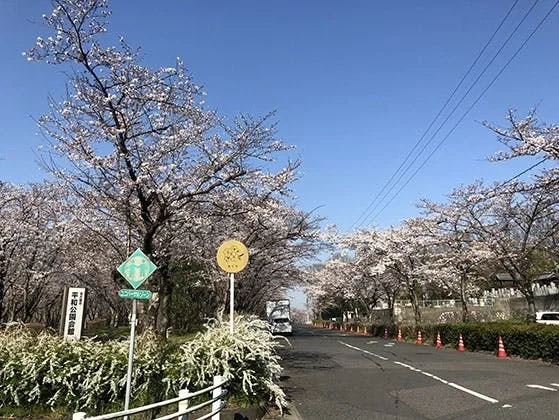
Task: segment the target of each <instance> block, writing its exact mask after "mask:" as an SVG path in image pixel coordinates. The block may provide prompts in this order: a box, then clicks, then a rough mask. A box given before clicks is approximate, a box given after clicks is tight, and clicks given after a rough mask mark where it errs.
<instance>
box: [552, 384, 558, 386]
mask: <svg viewBox="0 0 559 420" xmlns="http://www.w3.org/2000/svg"><path fill="white" fill-rule="evenodd" d="M550 385H552V386H559V384H550Z"/></svg>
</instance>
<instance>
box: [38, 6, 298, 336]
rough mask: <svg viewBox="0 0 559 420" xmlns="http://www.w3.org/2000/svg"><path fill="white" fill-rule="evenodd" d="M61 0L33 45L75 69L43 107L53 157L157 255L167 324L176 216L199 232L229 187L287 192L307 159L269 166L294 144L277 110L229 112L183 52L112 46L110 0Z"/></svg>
mask: <svg viewBox="0 0 559 420" xmlns="http://www.w3.org/2000/svg"><path fill="white" fill-rule="evenodd" d="M54 6H55V7H54V10H53V11H52V13H50V14H49V15H45V16H44V22H45V24H46V26H47V28H48V30H49V31H50V34H49V35H46V36H45V37H39V38H37V42H36V44H35V46H34V47H33V48H32V49H31V50H30V51H29V52H28V53H27V57H28V59H29V60H32V61H43V62H46V63H49V64H53V65H57V66H62V67H63V68H64V69H65V70H66V71H67V72H68V84H67V92H68V95H67V97H66V98H65V99H63V100H61V101H57V100H54V99H53V100H51V103H50V107H51V112H50V113H49V114H47V115H45V116H43V117H42V118H41V119H40V126H41V129H42V130H43V133H44V135H45V137H46V138H47V139H48V140H49V142H50V146H51V147H50V149H49V150H50V153H51V154H50V155H49V157H48V158H45V160H44V164H45V166H46V167H47V168H48V169H49V170H50V172H51V173H52V174H53V175H54V176H55V177H56V178H57V179H58V180H59V181H60V182H61V183H62V184H63V185H64V186H65V187H66V188H68V189H69V190H71V191H72V192H73V193H74V194H75V195H76V197H78V198H79V202H80V205H82V206H84V207H85V208H89V209H91V210H92V211H94V212H96V213H97V216H96V217H97V218H102V217H106V218H108V219H110V224H111V225H112V226H113V227H114V229H115V231H114V232H115V238H117V239H118V240H120V242H121V243H120V246H118V248H119V249H120V250H121V253H122V252H125V251H126V249H127V247H126V243H127V241H128V238H131V241H132V245H133V246H134V247H136V246H139V247H141V248H142V250H143V251H144V252H145V253H146V254H147V255H148V256H149V257H150V258H151V259H152V260H153V261H154V262H155V264H156V265H157V266H158V267H159V269H158V270H157V271H156V273H155V274H154V275H153V276H152V278H150V280H149V286H150V288H151V289H152V290H154V291H155V292H157V293H158V300H157V301H155V302H154V303H153V304H152V305H151V307H150V308H149V311H148V320H147V324H148V326H151V327H154V328H155V327H156V328H157V330H158V331H159V332H160V333H161V334H163V333H164V331H165V330H166V328H167V324H168V319H167V310H168V307H169V299H170V294H171V292H172V283H171V281H170V273H169V268H170V264H171V261H172V256H173V255H174V254H176V253H177V242H178V238H177V230H176V228H177V227H180V228H181V229H179V231H180V235H182V237H183V238H184V240H183V243H182V244H183V245H184V244H185V243H187V238H188V237H189V236H197V235H196V232H195V231H193V230H190V229H189V226H193V227H196V226H198V225H201V224H202V223H197V220H196V219H197V218H201V217H203V215H204V214H206V212H207V209H208V208H212V207H215V208H219V203H220V199H221V198H222V196H223V194H237V195H239V196H240V197H245V198H250V197H252V196H253V195H254V194H257V195H258V196H268V197H281V196H282V194H287V193H288V189H287V185H288V184H289V183H290V182H292V181H293V180H294V179H295V178H296V170H297V168H298V166H299V162H297V161H295V162H288V163H287V164H286V166H285V167H284V168H283V169H280V170H279V171H275V172H272V171H269V170H266V169H265V165H267V163H268V162H270V161H272V160H273V159H274V157H275V156H276V154H277V153H278V152H283V151H286V150H289V149H290V147H288V146H286V145H285V144H283V143H282V142H281V141H279V140H278V139H277V138H276V134H275V127H274V124H273V122H272V121H271V118H272V117H273V116H272V115H266V116H264V117H262V118H253V117H251V116H248V115H240V116H239V117H237V118H235V119H234V120H233V121H232V122H227V121H226V119H224V118H223V117H221V116H219V115H218V114H217V113H216V112H214V111H211V110H207V109H206V108H205V107H204V94H203V92H202V90H201V88H200V87H199V86H197V85H196V84H195V83H194V81H193V80H192V78H191V77H190V76H189V74H188V72H187V70H186V68H185V66H184V64H183V62H182V61H181V60H180V59H177V62H176V63H175V64H174V65H173V66H172V67H164V68H159V69H155V70H154V69H151V68H149V67H147V66H146V65H144V64H143V63H142V60H141V56H140V54H139V53H138V51H137V50H134V49H133V48H131V47H130V46H129V45H128V44H127V43H126V42H125V41H124V40H123V39H121V40H120V44H119V46H118V47H113V46H110V47H103V46H102V44H101V39H102V38H101V37H100V35H101V34H104V33H105V32H106V22H107V18H108V16H109V9H108V7H107V2H106V1H105V0H56V1H54ZM103 39H106V38H103ZM169 244H173V245H172V247H171V246H170V245H169ZM185 249H188V250H189V251H190V250H191V248H190V247H189V246H188V244H187V245H186V246H185Z"/></svg>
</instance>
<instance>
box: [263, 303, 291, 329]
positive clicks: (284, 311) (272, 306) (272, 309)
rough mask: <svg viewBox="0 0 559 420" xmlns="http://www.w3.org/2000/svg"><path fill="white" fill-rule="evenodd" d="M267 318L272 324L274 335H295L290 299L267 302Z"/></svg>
mask: <svg viewBox="0 0 559 420" xmlns="http://www.w3.org/2000/svg"><path fill="white" fill-rule="evenodd" d="M266 317H267V319H268V322H269V323H270V328H271V330H272V334H285V335H291V334H293V324H292V322H291V304H290V301H289V299H280V300H269V301H267V302H266Z"/></svg>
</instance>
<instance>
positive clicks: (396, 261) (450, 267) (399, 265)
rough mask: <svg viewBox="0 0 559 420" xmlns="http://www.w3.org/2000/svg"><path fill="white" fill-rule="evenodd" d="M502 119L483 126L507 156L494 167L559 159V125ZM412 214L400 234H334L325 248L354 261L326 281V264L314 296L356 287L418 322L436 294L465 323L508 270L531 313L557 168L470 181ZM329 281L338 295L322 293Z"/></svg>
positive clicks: (547, 251)
mask: <svg viewBox="0 0 559 420" xmlns="http://www.w3.org/2000/svg"><path fill="white" fill-rule="evenodd" d="M508 121H509V123H510V128H507V129H503V128H498V127H495V126H493V125H490V124H487V126H489V127H490V128H491V129H492V130H493V131H494V132H496V133H497V134H498V139H499V141H500V142H501V143H503V144H505V145H506V146H507V148H508V151H505V152H502V153H499V154H497V155H496V157H494V158H493V160H496V161H500V160H506V159H513V158H518V157H522V156H527V155H530V156H535V155H539V156H542V162H543V161H544V160H547V161H556V160H557V159H559V127H558V126H543V125H540V124H539V123H538V122H537V120H536V118H535V115H534V113H531V114H530V115H529V116H528V117H527V118H526V119H524V120H517V119H516V118H515V117H514V114H513V113H512V112H510V113H509V114H508ZM418 206H419V208H420V209H421V210H422V212H423V214H422V216H421V217H417V218H414V219H409V220H406V221H404V222H403V223H402V224H401V226H398V227H391V228H389V229H385V230H376V229H373V230H361V231H356V232H354V233H350V234H346V235H341V234H340V235H338V236H337V237H336V236H335V235H334V236H332V242H333V243H335V244H336V245H337V247H338V248H339V249H346V250H350V253H349V255H351V257H350V258H349V259H348V260H347V261H345V262H344V264H345V268H344V270H343V274H336V272H335V271H333V270H330V272H329V274H325V270H328V269H329V267H331V266H332V265H331V264H330V263H326V264H325V266H324V269H323V270H322V271H321V273H320V278H317V280H316V285H318V286H315V287H314V288H313V289H312V293H313V295H315V296H322V301H324V296H329V300H330V302H335V301H336V299H340V298H341V297H342V296H348V291H350V290H351V291H352V294H351V297H352V299H353V298H355V297H356V296H357V295H358V292H356V289H362V290H368V289H369V288H371V287H374V288H378V289H379V290H382V289H384V290H385V293H383V294H382V300H383V301H384V302H386V303H388V304H389V305H392V304H393V301H394V299H395V298H397V297H402V298H406V299H408V300H409V302H410V304H411V306H412V308H413V310H414V314H415V322H416V323H420V322H421V310H420V300H422V299H428V298H429V294H430V293H432V292H433V291H434V290H437V291H439V293H440V294H442V295H444V296H447V297H449V298H450V297H452V298H453V299H456V298H457V299H459V300H460V301H461V304H462V319H463V320H464V321H467V320H468V319H469V309H468V301H469V299H470V298H472V297H476V296H478V295H479V294H480V291H481V289H482V288H483V287H484V286H485V285H487V284H488V282H489V281H490V277H491V276H493V275H495V274H497V273H498V272H505V273H508V274H509V275H510V277H511V279H512V282H513V284H514V286H515V287H516V288H518V290H519V291H520V292H521V293H522V294H523V295H524V296H525V298H526V301H527V304H528V308H529V311H528V312H529V315H533V314H534V313H535V310H536V307H535V296H534V290H533V286H534V283H535V282H536V281H537V279H538V277H539V276H541V275H542V274H547V273H550V272H553V271H556V270H557V267H558V264H559V258H558V257H559V253H558V252H557V245H558V242H559V241H558V238H559V171H558V169H557V167H556V166H553V167H551V168H550V169H544V170H542V171H540V172H539V173H537V174H536V175H535V176H534V178H533V181H532V182H522V181H514V180H510V181H508V182H504V183H496V184H495V185H492V186H486V185H483V183H481V182H475V183H473V184H470V185H466V186H463V187H460V188H457V189H455V190H454V191H453V192H452V193H451V194H450V195H449V197H448V202H446V203H434V202H432V201H429V200H422V201H421V202H420V203H419V204H418ZM347 273H351V275H350V279H347ZM371 276H372V277H371ZM324 278H329V282H328V283H326V282H324ZM356 280H358V281H357V284H356ZM332 283H335V284H337V288H338V291H337V290H335V289H333V288H332V287H331V286H329V284H332ZM320 285H322V288H321V287H319V286H320ZM318 302H319V303H320V301H318ZM351 304H352V303H351V302H347V301H345V302H344V305H346V306H347V305H351Z"/></svg>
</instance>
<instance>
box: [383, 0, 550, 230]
mask: <svg viewBox="0 0 559 420" xmlns="http://www.w3.org/2000/svg"><path fill="white" fill-rule="evenodd" d="M557 5H559V0H557V1H556V2H555V3H554V4H553V6H552V7H551V8H550V9H549V11H548V12H547V13H546V15H545V16H544V17H543V18H542V19H541V20H540V22H539V23H538V24H537V25H536V27H535V28H534V29H533V30H532V32H530V34H529V35H528V37H527V38H526V39H525V40H524V42H523V43H522V44H521V45H520V47H518V48H517V50H516V51H515V52H514V54H513V55H512V56H511V57H510V58H509V60H508V61H507V62H506V63H505V65H504V66H503V67H502V68H501V70H500V71H499V72H498V73H497V75H496V76H495V77H494V78H493V80H491V82H490V83H489V85H487V87H486V88H485V89H484V90H483V91H482V92H481V94H480V95H479V96H478V97H477V99H476V100H475V101H474V102H473V103H472V104H471V105H470V106H469V107H468V109H467V110H466V112H464V114H462V116H461V117H460V119H459V120H458V121H457V122H456V124H454V126H453V127H452V128H451V129H450V131H449V132H448V133H447V134H446V135H445V136H444V137H443V138H442V140H441V141H440V142H439V143H438V144H437V145H436V147H435V148H434V149H433V150H432V151H431V153H429V155H428V156H427V158H425V160H424V161H423V162H422V163H421V165H420V166H419V167H418V168H417V169H416V170H415V171H414V172H413V174H412V175H411V176H410V177H409V178H408V179H407V181H406V182H405V183H404V184H403V185H402V186H401V187H400V188H399V189H398V191H396V193H395V194H394V195H393V196H392V197H391V198H390V200H389V201H388V202H387V203H386V204H385V205H384V206H383V207H382V208H381V209H380V211H378V212H377V213H376V214H375V216H374V217H373V219H376V218H377V217H378V216H379V215H380V214H382V212H383V211H384V210H385V209H386V207H388V205H389V204H390V203H392V201H394V199H395V198H396V197H397V196H398V194H399V193H400V192H401V191H402V190H403V189H404V188H405V187H406V186H407V185H408V184H409V183H410V181H411V180H412V179H413V178H414V177H415V176H416V175H417V173H418V172H419V171H420V170H421V169H422V168H423V167H424V166H425V164H426V163H427V162H428V161H429V159H430V158H431V157H432V156H433V155H434V154H435V152H436V151H437V150H439V148H440V147H441V146H442V144H443V143H444V142H445V141H446V140H447V139H448V137H450V135H451V134H452V133H453V132H454V131H455V130H456V128H457V127H458V126H459V125H460V123H461V122H462V121H463V120H464V118H466V116H467V115H468V114H469V113H470V111H471V110H472V109H473V107H474V106H475V105H477V103H478V102H479V101H480V99H481V98H482V97H483V96H484V95H485V93H486V92H487V91H488V90H489V89H490V88H491V86H493V84H494V83H495V81H496V80H497V79H498V78H499V77H500V76H501V74H502V73H503V72H504V71H505V70H506V69H507V67H508V66H509V64H510V63H511V62H512V60H514V59H515V58H516V56H517V55H518V53H520V51H521V50H522V49H523V48H524V46H525V45H526V44H527V43H528V41H530V39H532V37H533V36H534V34H535V33H536V32H537V31H538V29H540V27H541V26H542V25H543V24H544V22H545V21H546V20H547V18H548V17H549V15H550V14H551V13H552V12H553V10H555V8H556V7H557ZM541 163H543V162H541ZM535 166H537V165H535ZM535 166H534V167H535ZM529 169H532V168H529ZM520 175H522V173H521V174H519V175H518V176H520Z"/></svg>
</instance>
